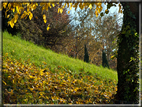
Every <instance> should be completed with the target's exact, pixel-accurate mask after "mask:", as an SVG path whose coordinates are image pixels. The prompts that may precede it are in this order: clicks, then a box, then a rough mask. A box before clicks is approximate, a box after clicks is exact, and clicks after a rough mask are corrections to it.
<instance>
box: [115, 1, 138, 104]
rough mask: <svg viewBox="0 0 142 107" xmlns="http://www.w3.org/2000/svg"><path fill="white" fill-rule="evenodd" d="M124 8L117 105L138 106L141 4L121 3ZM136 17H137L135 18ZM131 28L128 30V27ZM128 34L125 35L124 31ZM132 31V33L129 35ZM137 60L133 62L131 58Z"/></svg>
mask: <svg viewBox="0 0 142 107" xmlns="http://www.w3.org/2000/svg"><path fill="white" fill-rule="evenodd" d="M121 4H122V6H123V9H124V11H123V14H124V16H123V26H122V30H121V33H120V34H119V35H118V57H117V73H118V84H117V94H116V96H115V103H117V104H122V103H123V104H132V103H135V104H138V103H139V91H138V88H139V83H138V77H139V76H138V75H137V74H138V72H139V66H138V62H139V60H138V45H139V37H138V36H137V37H136V36H135V32H134V31H133V29H135V30H136V32H137V33H138V34H139V3H121ZM134 16H135V17H134ZM128 26H129V27H130V28H128V29H127V30H126V28H127V27H128ZM125 30H126V32H127V34H125V33H124V32H123V31H125ZM129 30H130V33H128V32H129ZM132 57H133V58H134V59H135V60H132V61H130V60H131V58H132Z"/></svg>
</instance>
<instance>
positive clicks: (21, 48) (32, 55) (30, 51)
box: [3, 32, 117, 81]
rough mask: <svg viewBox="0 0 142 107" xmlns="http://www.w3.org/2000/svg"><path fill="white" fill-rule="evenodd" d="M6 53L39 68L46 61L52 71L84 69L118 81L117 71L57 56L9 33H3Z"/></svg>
mask: <svg viewBox="0 0 142 107" xmlns="http://www.w3.org/2000/svg"><path fill="white" fill-rule="evenodd" d="M5 53H8V54H9V56H11V57H12V58H13V59H20V58H21V60H22V61H26V60H28V59H30V61H31V63H34V64H35V65H36V66H39V67H40V65H42V64H43V61H44V62H46V63H47V66H48V67H49V66H50V67H51V68H52V71H54V69H56V68H57V67H58V66H63V67H64V68H66V69H69V70H71V71H73V72H75V73H78V72H79V71H80V70H81V69H83V68H84V71H85V72H90V73H92V74H93V75H95V74H97V75H98V76H99V77H101V78H102V79H112V80H116V81H117V72H116V71H113V70H109V69H107V68H103V67H98V66H95V65H93V64H88V63H85V62H83V61H81V60H79V59H74V58H70V57H68V56H67V55H62V54H57V53H55V52H53V51H51V50H47V49H45V48H43V47H41V46H36V45H35V44H33V43H30V42H27V41H24V40H21V39H20V38H19V37H17V36H14V37H12V36H11V35H10V34H8V33H7V32H3V54H5Z"/></svg>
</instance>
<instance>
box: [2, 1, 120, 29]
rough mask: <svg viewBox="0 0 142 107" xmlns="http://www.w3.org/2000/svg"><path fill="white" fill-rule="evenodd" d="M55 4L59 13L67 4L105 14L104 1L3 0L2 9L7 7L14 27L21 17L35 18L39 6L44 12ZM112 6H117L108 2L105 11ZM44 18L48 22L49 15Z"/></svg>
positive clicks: (68, 6) (10, 22)
mask: <svg viewBox="0 0 142 107" xmlns="http://www.w3.org/2000/svg"><path fill="white" fill-rule="evenodd" d="M55 4H57V5H58V13H60V14H62V13H63V9H64V8H65V7H66V6H67V8H69V9H70V10H72V8H75V10H76V9H77V7H79V8H80V9H82V10H83V9H84V8H90V9H92V8H95V13H94V15H96V17H98V15H99V14H100V15H101V16H103V15H104V13H101V11H102V9H103V7H102V3H97V2H96V3H91V2H90V3H81V2H80V3H79V2H78V3H75V2H72V3H63V2H58V3H54V2H48V3H45V2H43V3H42V2H41V3H36V2H32V0H31V2H23V3H20V2H3V3H2V9H3V8H4V9H6V12H5V17H7V18H10V21H8V25H10V26H11V27H12V28H13V27H14V25H15V23H16V22H17V20H18V19H19V18H20V19H23V18H25V19H27V18H29V19H30V20H31V19H32V18H33V15H34V14H33V11H34V10H35V9H36V8H37V7H38V6H40V7H42V10H41V13H43V11H48V9H49V8H52V7H54V6H55ZM111 6H116V5H115V4H114V3H109V4H107V9H106V10H105V13H106V14H108V12H109V8H110V7H111ZM8 11H12V14H7V12H8ZM119 12H120V13H122V9H121V4H120V3H119ZM69 13H70V11H68V14H69ZM42 17H43V20H44V23H47V17H46V15H45V14H43V16H42ZM49 29H50V24H48V26H47V30H49Z"/></svg>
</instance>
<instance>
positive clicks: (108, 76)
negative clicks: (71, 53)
mask: <svg viewBox="0 0 142 107" xmlns="http://www.w3.org/2000/svg"><path fill="white" fill-rule="evenodd" d="M17 77H18V78H17ZM116 84H117V72H116V71H113V70H110V69H107V68H103V67H98V66H96V65H93V64H89V63H85V62H83V61H81V60H79V59H74V58H70V57H68V56H67V55H62V54H57V53H55V52H53V51H51V50H49V49H45V48H44V47H42V46H37V45H34V44H33V43H31V42H28V41H24V40H21V39H20V38H19V37H18V36H11V35H10V34H8V33H7V32H3V85H4V89H5V90H7V91H5V92H6V93H3V96H4V98H7V96H8V93H10V95H11V100H12V103H13V102H14V103H25V104H27V103H28V104H29V103H36V104H37V103H40V104H41V103H49V104H50V103H53V104H69V103H72V104H74V103H76V104H77V103H82V104H84V103H113V102H112V99H113V95H114V94H115V93H116V90H117V88H116ZM22 88H24V89H25V90H23V92H21V89H22ZM47 90H48V91H47ZM27 91H28V92H29V93H28V94H24V95H23V93H26V92H27ZM37 92H38V93H37ZM14 93H15V94H16V93H18V95H19V96H16V95H15V94H14ZM21 94H22V95H21ZM26 96H28V97H26ZM29 96H30V97H29ZM25 97H26V99H25ZM88 97H89V98H88ZM19 98H20V99H21V100H18V99H19ZM35 98H36V99H35ZM47 99H48V101H47ZM55 99H56V100H55ZM3 102H4V103H6V100H4V101H3ZM7 103H8V102H7Z"/></svg>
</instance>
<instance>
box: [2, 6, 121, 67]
mask: <svg viewBox="0 0 142 107" xmlns="http://www.w3.org/2000/svg"><path fill="white" fill-rule="evenodd" d="M41 9H42V8H41V7H40V6H39V7H37V8H36V10H35V11H33V14H34V16H33V18H32V20H29V19H28V18H26V19H18V22H17V23H16V25H15V27H14V30H13V29H12V30H11V31H9V32H11V33H12V32H13V31H15V32H19V33H20V34H21V38H22V39H25V40H28V41H31V42H33V43H35V44H37V45H42V46H44V47H46V48H50V49H52V50H53V51H55V52H58V53H62V54H67V55H68V56H71V57H74V58H78V59H81V60H84V45H85V44H86V47H87V50H88V55H89V62H90V63H92V64H96V65H98V66H100V65H101V64H102V51H104V52H105V53H106V56H107V60H108V63H109V65H110V68H112V69H115V70H116V66H117V59H116V58H114V59H111V56H114V55H115V54H116V51H117V35H118V33H119V32H120V30H121V26H120V24H119V22H118V20H120V19H118V18H117V17H118V16H117V14H113V16H111V15H105V16H104V17H103V18H102V17H101V16H99V17H96V16H93V14H94V11H95V10H93V9H91V10H90V9H84V10H78V11H76V12H75V15H74V17H71V16H70V15H69V14H67V8H64V11H63V13H62V14H58V13H57V11H58V5H57V4H56V5H55V7H53V8H49V10H48V11H45V10H44V11H43V13H44V14H45V15H46V17H47V23H44V22H43V17H42V14H43V13H41ZM2 11H3V20H4V22H3V26H5V27H3V30H5V29H7V30H9V26H8V25H7V21H8V19H7V18H5V16H4V12H5V10H2ZM76 22H79V23H76ZM49 24H50V30H49V31H47V29H46V26H47V25H49ZM10 29H11V28H10ZM14 34H15V33H14Z"/></svg>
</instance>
